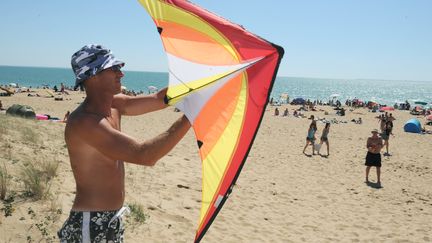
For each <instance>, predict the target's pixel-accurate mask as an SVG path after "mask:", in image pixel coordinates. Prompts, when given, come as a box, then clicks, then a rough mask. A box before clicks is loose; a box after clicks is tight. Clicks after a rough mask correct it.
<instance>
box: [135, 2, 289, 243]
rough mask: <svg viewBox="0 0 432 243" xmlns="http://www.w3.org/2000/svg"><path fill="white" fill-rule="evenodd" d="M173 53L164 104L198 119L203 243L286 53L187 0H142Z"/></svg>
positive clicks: (252, 136)
mask: <svg viewBox="0 0 432 243" xmlns="http://www.w3.org/2000/svg"><path fill="white" fill-rule="evenodd" d="M138 1H139V2H140V3H141V5H142V6H143V7H144V8H145V9H146V10H147V12H148V13H149V14H150V16H151V17H152V19H153V21H154V22H155V24H156V26H157V30H158V32H159V34H160V37H161V39H162V42H163V46H164V48H165V52H166V53H167V56H168V64H169V85H168V91H167V97H166V101H167V103H168V104H170V105H175V106H176V107H177V108H178V109H180V110H181V111H182V112H184V113H185V115H186V116H187V118H188V119H189V121H190V122H191V124H192V127H193V130H194V132H195V136H196V139H197V143H198V147H199V153H200V157H201V160H202V205H201V212H200V218H199V223H198V228H197V231H196V236H195V242H199V241H200V240H201V239H202V237H203V236H204V234H205V232H206V231H207V230H208V228H209V227H210V224H211V223H212V222H213V220H214V219H215V217H216V215H217V214H218V213H219V211H220V209H221V208H222V205H223V204H224V203H225V201H226V199H227V198H228V195H229V194H230V192H231V189H232V187H233V185H234V183H235V181H236V180H237V177H238V176H239V174H240V171H241V169H242V167H243V164H244V163H245V161H246V158H247V155H248V153H249V150H250V148H251V147H252V143H253V141H254V139H255V136H256V134H257V131H258V127H259V125H260V123H261V120H262V117H263V115H264V111H265V107H266V105H267V103H268V100H269V96H270V92H271V90H272V87H273V83H274V81H275V78H276V74H277V70H278V67H279V64H280V62H281V59H282V56H283V54H284V50H283V48H282V47H280V46H277V45H275V44H273V43H270V42H268V41H266V40H264V39H262V38H260V37H258V36H256V35H254V34H252V33H250V32H248V31H247V30H245V29H244V28H243V27H242V26H240V25H237V24H234V23H231V22H229V21H227V20H225V19H223V18H222V17H219V16H217V15H215V14H213V13H211V12H209V11H207V10H204V9H202V8H200V7H198V6H197V5H194V4H193V3H191V2H188V1H185V0H138Z"/></svg>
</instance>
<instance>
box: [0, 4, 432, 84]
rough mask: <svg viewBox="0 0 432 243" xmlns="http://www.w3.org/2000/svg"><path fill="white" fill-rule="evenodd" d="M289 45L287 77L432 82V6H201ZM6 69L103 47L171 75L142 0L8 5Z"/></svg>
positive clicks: (53, 63) (2, 20)
mask: <svg viewBox="0 0 432 243" xmlns="http://www.w3.org/2000/svg"><path fill="white" fill-rule="evenodd" d="M193 2H194V3H196V4H198V5H200V6H202V7H204V8H206V9H208V10H210V11H212V12H214V13H217V14H218V15H221V16H223V17H225V18H226V19H229V20H231V21H232V22H235V23H238V24H241V25H243V26H244V27H246V28H247V29H248V30H250V31H251V32H253V33H255V34H257V35H259V36H262V37H264V38H265V39H267V40H269V41H271V42H274V43H276V44H279V45H281V46H283V47H284V48H285V57H284V59H283V61H282V63H281V66H280V70H279V76H290V77H316V78H341V79H355V78H360V79H387V80H423V81H432V71H431V70H432V14H431V11H432V1H430V0H423V1H421V0H409V1H408V0H356V1H355V0H314V1H312V0H297V1H291V0H266V1H258V0H217V1H216V0H195V1H193ZM0 33H1V37H0V65H11V66H42V67H70V64H69V63H70V56H71V55H72V53H73V52H75V51H76V50H78V49H79V48H81V47H82V46H83V45H85V44H89V43H99V44H103V45H105V46H107V47H108V48H110V49H111V50H112V51H113V52H114V53H115V55H116V56H117V57H118V58H121V59H122V60H124V61H125V62H126V65H127V66H126V67H125V68H126V70H138V71H162V72H166V71H167V61H166V57H165V54H164V52H163V48H162V45H161V42H160V39H159V37H158V34H157V33H156V30H155V26H154V24H153V22H152V21H151V19H150V17H149V16H148V15H147V13H146V12H145V10H144V9H143V8H142V7H141V6H140V5H139V3H138V2H137V1H135V0H86V1H84V0H74V1H54V0H42V1H32V0H23V1H16V0H1V1H0Z"/></svg>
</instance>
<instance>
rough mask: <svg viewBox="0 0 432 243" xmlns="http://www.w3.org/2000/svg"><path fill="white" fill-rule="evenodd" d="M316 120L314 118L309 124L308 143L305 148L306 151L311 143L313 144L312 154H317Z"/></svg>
mask: <svg viewBox="0 0 432 243" xmlns="http://www.w3.org/2000/svg"><path fill="white" fill-rule="evenodd" d="M317 130H318V129H317V126H316V121H315V120H312V122H311V124H310V125H309V129H308V134H307V137H306V145H305V146H304V148H303V153H304V154H306V153H305V151H306V148H307V146H308V145H309V144H310V145H312V155H315V146H314V145H315V132H316V131H317Z"/></svg>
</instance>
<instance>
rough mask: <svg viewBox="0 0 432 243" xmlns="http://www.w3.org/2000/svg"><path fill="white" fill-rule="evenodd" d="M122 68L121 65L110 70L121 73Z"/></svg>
mask: <svg viewBox="0 0 432 243" xmlns="http://www.w3.org/2000/svg"><path fill="white" fill-rule="evenodd" d="M121 68H122V66H121V65H114V66H112V67H110V69H111V70H113V71H114V72H119V71H121Z"/></svg>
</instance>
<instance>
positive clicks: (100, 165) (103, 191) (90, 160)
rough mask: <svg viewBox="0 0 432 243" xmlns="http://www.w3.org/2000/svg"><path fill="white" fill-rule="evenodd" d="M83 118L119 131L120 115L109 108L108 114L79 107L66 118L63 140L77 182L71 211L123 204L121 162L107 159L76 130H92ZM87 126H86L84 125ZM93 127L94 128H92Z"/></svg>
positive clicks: (96, 209)
mask: <svg viewBox="0 0 432 243" xmlns="http://www.w3.org/2000/svg"><path fill="white" fill-rule="evenodd" d="M83 119H94V124H96V125H97V124H98V123H100V122H108V123H109V124H110V126H111V127H112V128H114V129H116V130H119V131H120V115H119V113H118V111H117V110H115V109H111V115H110V116H109V117H102V116H100V115H97V114H91V113H86V112H85V111H84V109H83V107H82V106H81V107H79V108H78V109H77V110H75V111H74V112H73V113H72V114H71V115H70V117H69V119H68V123H67V126H66V131H65V140H66V144H67V147H68V151H69V157H70V161H71V167H72V171H73V174H74V177H75V181H76V196H75V201H74V205H73V206H72V210H75V211H106V210H116V209H119V208H121V207H122V205H123V202H124V164H123V162H122V161H117V160H113V159H110V158H108V157H107V156H105V155H104V154H102V153H101V152H99V151H98V150H97V149H96V148H95V147H94V146H91V145H90V144H89V143H88V141H84V139H83V138H82V137H81V136H79V133H78V132H76V130H77V129H85V130H86V131H88V132H91V129H92V127H91V126H89V125H88V124H89V123H88V122H82V121H83ZM86 126H87V127H86ZM93 128H94V127H93Z"/></svg>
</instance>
